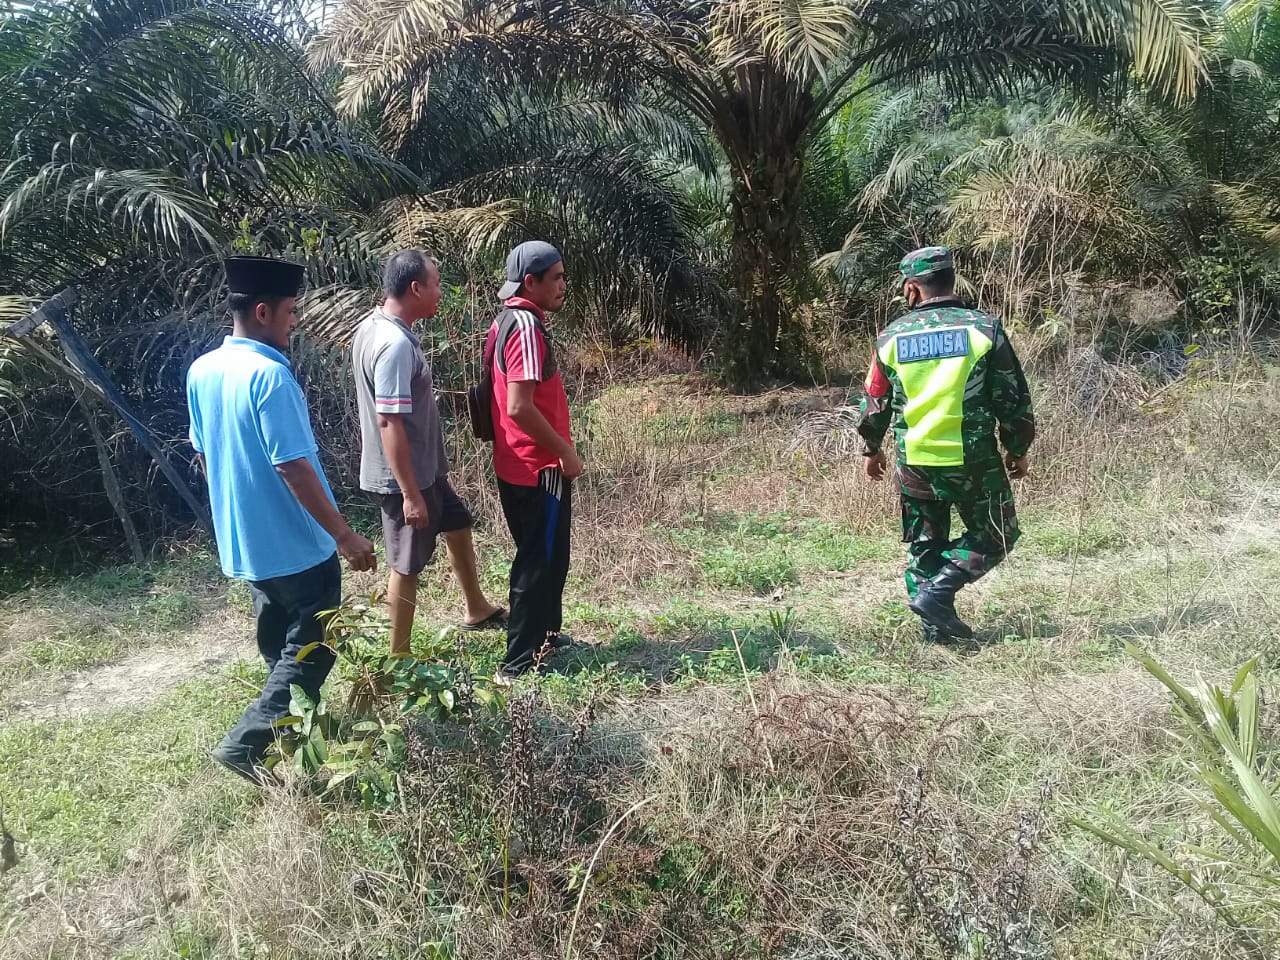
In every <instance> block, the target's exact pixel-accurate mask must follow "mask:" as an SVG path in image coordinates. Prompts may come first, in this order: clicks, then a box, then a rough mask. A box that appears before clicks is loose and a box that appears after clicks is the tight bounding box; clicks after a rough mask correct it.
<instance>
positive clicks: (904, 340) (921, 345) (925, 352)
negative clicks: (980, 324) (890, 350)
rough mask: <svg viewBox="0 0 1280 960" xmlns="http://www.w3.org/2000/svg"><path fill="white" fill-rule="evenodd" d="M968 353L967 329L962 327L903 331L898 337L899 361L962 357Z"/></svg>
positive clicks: (910, 361) (911, 361)
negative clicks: (958, 328)
mask: <svg viewBox="0 0 1280 960" xmlns="http://www.w3.org/2000/svg"><path fill="white" fill-rule="evenodd" d="M968 353H969V331H968V330H964V329H960V330H924V331H922V332H920V333H904V334H902V335H900V336H899V337H898V362H899V363H915V362H916V361H917V360H941V359H942V358H943V357H963V356H967V355H968Z"/></svg>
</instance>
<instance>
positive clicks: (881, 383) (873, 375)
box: [862, 357, 889, 400]
mask: <svg viewBox="0 0 1280 960" xmlns="http://www.w3.org/2000/svg"><path fill="white" fill-rule="evenodd" d="M862 386H863V388H864V389H865V390H866V391H867V396H869V397H871V398H873V399H875V400H879V399H881V398H882V397H884V396H886V395H887V394H888V393H889V379H888V377H886V376H885V375H884V372H883V371H882V370H881V369H880V364H879V363H878V362H876V358H875V357H872V358H871V367H870V369H868V370H867V378H866V380H864V381H863V383H862Z"/></svg>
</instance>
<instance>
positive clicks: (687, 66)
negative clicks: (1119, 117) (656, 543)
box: [313, 0, 1201, 384]
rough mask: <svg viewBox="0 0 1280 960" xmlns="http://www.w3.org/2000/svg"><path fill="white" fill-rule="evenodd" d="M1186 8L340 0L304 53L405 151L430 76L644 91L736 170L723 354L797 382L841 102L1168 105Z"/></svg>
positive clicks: (621, 96)
mask: <svg viewBox="0 0 1280 960" xmlns="http://www.w3.org/2000/svg"><path fill="white" fill-rule="evenodd" d="M1200 21H1201V17H1200V15H1199V13H1198V12H1197V11H1196V10H1195V9H1194V8H1192V7H1189V6H1187V5H1186V4H1185V3H1183V0H1066V2H1061V3H1058V2H1054V3H1050V2H1031V3H1027V2H1023V0H1016V2H1015V0H995V2H989V0H982V2H979V0H960V2H956V0H913V2H908V3H902V2H899V0H722V2H706V0H543V2H539V3H537V4H529V3H524V2H518V0H347V2H346V3H345V5H344V6H343V8H342V9H341V10H340V12H339V13H338V15H337V16H336V17H335V19H334V21H333V22H332V24H331V26H330V28H329V29H328V30H327V31H326V32H325V34H324V35H323V36H322V37H321V38H320V39H319V40H318V41H317V42H316V44H315V46H314V47H313V54H314V57H315V59H316V61H317V62H318V63H321V64H324V65H328V66H333V67H341V69H342V70H343V71H344V78H343V81H342V84H341V87H340V92H339V106H340V108H341V109H342V110H343V111H344V112H345V113H346V114H347V115H350V116H360V115H368V114H374V115H377V116H378V117H379V118H380V121H381V123H382V124H384V125H385V126H387V127H388V128H390V129H392V130H393V131H394V134H395V136H396V138H397V139H398V140H399V141H400V142H403V143H407V142H409V141H410V140H411V138H412V137H413V131H414V130H415V128H416V126H417V125H418V123H419V120H420V117H421V116H422V114H423V112H424V111H425V110H427V109H428V106H427V105H428V104H429V103H430V100H431V97H432V95H433V94H432V91H433V89H435V88H434V84H435V82H436V78H437V77H439V76H441V75H445V76H448V75H449V74H451V73H452V72H455V71H459V70H469V71H473V72H477V73H479V74H482V75H483V76H484V77H486V78H487V80H488V82H490V83H492V84H494V85H497V86H501V87H511V86H517V87H522V88H531V87H535V86H536V87H541V88H544V89H546V88H550V89H552V90H555V91H566V90H569V91H576V90H578V89H584V88H585V89H589V90H592V91H596V92H598V93H599V95H600V96H601V97H603V98H604V99H605V100H606V101H607V102H610V103H613V104H624V103H626V102H627V101H628V100H630V99H634V98H635V97H637V96H639V97H641V98H644V99H647V100H648V101H649V102H650V103H654V102H659V103H665V104H667V105H668V109H669V110H670V111H672V112H673V114H674V115H676V116H678V117H680V118H682V119H683V120H684V121H685V122H686V123H687V124H689V125H690V126H691V127H693V128H695V129H703V130H706V131H708V132H709V133H710V135H711V136H712V137H713V138H714V140H715V142H716V144H717V145H718V147H719V149H720V151H721V154H722V158H723V163H724V165H725V168H726V170H727V173H728V180H729V184H730V189H729V197H728V200H729V211H728V214H729V221H730V225H731V230H730V233H731V244H730V246H731V249H730V265H731V267H730V276H729V280H730V281H731V289H732V290H733V292H734V294H735V296H736V307H735V309H733V310H732V311H731V312H730V314H729V316H728V317H727V320H726V321H725V324H724V327H723V330H722V340H721V346H722V349H723V350H724V353H725V358H724V359H725V361H726V363H727V366H728V372H729V374H730V375H731V378H732V379H733V380H734V381H735V382H737V383H739V384H745V383H748V382H751V381H753V380H755V379H756V378H758V377H760V376H762V375H766V374H783V375H790V374H794V373H795V372H796V371H797V369H798V368H803V367H804V365H805V364H804V359H805V356H806V352H805V349H804V336H803V331H802V330H801V329H800V327H799V324H798V322H797V321H796V320H795V319H794V318H795V308H796V306H797V304H798V302H799V301H800V300H801V299H802V298H803V297H804V295H805V293H806V290H807V280H808V276H807V271H806V263H807V262H808V259H809V257H808V256H806V253H807V252H808V253H812V252H814V251H806V242H805V235H804V230H803V217H802V216H801V213H800V211H801V208H802V194H803V186H804V182H805V163H806V153H807V150H808V148H809V146H810V145H811V143H812V141H813V139H814V137H815V136H816V135H817V134H818V133H819V132H820V131H822V130H823V129H824V128H825V125H826V124H827V122H828V121H829V120H830V119H831V118H832V117H833V116H835V115H836V114H837V113H838V112H839V110H840V109H841V107H842V106H843V105H844V104H845V103H847V102H848V101H849V100H850V99H851V98H853V97H855V96H857V95H859V94H860V93H865V92H866V91H868V90H874V89H877V88H880V87H885V86H891V85H902V84H911V83H915V82H919V81H921V80H923V79H925V78H938V79H939V81H940V82H941V83H943V85H944V86H945V88H946V90H947V91H948V93H949V95H950V96H952V97H960V96H965V95H968V94H971V93H974V92H977V91H984V90H991V89H993V88H1001V87H1006V86H1008V85H1009V84H1010V83H1011V82H1013V81H1014V80H1015V79H1016V78H1022V77H1033V78H1039V79H1042V80H1052V81H1066V82H1070V83H1073V84H1075V85H1077V86H1079V87H1082V88H1086V89H1096V88H1097V87H1098V86H1100V85H1101V84H1103V83H1105V82H1106V80H1107V79H1108V78H1110V77H1114V76H1115V75H1116V73H1117V72H1118V71H1120V72H1123V71H1124V69H1125V68H1126V66H1128V65H1131V66H1132V68H1133V69H1134V70H1136V71H1137V72H1138V73H1139V74H1140V75H1142V76H1144V77H1147V78H1148V79H1150V80H1151V81H1152V82H1154V83H1156V84H1158V85H1160V86H1161V87H1162V88H1164V89H1166V90H1168V91H1169V92H1171V93H1174V94H1178V95H1183V96H1186V95H1189V94H1190V93H1191V92H1192V90H1193V89H1194V87H1195V85H1196V82H1197V80H1198V78H1199V76H1200V73H1201V60H1200V49H1199V31H1200Z"/></svg>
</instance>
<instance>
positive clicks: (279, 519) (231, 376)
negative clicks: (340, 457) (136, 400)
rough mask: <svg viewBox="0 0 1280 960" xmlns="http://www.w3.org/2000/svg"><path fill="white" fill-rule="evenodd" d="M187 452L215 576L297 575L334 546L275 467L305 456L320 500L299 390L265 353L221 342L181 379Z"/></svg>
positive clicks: (247, 344) (273, 355)
mask: <svg viewBox="0 0 1280 960" xmlns="http://www.w3.org/2000/svg"><path fill="white" fill-rule="evenodd" d="M187 404H188V406H189V407H190V408H191V445H192V446H193V447H195V448H196V450H197V452H199V453H202V454H204V460H205V470H206V472H207V473H208V477H209V506H210V508H211V511H212V513H213V532H214V536H215V538H216V539H217V541H218V556H219V557H220V558H221V560H222V572H223V573H225V574H226V575H227V576H229V577H236V578H237V579H241V580H269V579H271V578H272V577H283V576H287V575H289V574H291V573H300V572H301V571H303V570H308V569H310V568H311V567H314V566H316V565H317V564H319V563H323V562H324V561H325V560H328V559H329V558H330V557H331V556H333V554H334V551H335V550H336V549H337V543H336V542H335V541H334V539H333V537H331V536H329V534H328V533H326V532H325V531H324V528H323V527H321V526H320V524H318V523H316V521H315V518H314V517H312V516H311V514H309V513H308V512H307V511H306V509H305V508H304V507H303V506H302V504H301V503H299V502H298V500H297V498H296V497H295V496H294V495H293V493H292V491H290V490H289V487H288V485H286V484H285V482H284V478H283V477H281V476H280V474H279V473H277V472H276V467H277V466H278V465H279V464H282V463H288V462H289V461H291V460H301V459H303V458H306V459H307V460H309V461H310V462H311V466H313V467H314V468H315V471H316V474H317V475H318V476H319V477H320V482H321V484H323V485H324V489H325V492H326V493H328V494H329V499H330V500H333V492H332V491H331V490H330V489H329V483H328V481H327V480H325V476H324V472H323V471H322V470H321V469H320V461H319V459H318V458H317V457H316V451H317V450H318V447H317V446H316V438H315V434H314V433H312V432H311V419H310V417H308V415H307V402H306V399H305V398H304V397H303V395H302V388H301V387H299V386H298V381H297V380H295V379H294V377H293V372H292V371H291V370H290V369H289V361H288V360H287V359H286V358H285V356H284V354H283V353H281V352H280V351H279V350H276V349H275V348H274V347H270V346H267V345H266V344H265V343H259V342H258V341H257V340H246V339H244V338H242V337H227V338H226V339H225V340H223V341H222V346H221V347H219V348H218V349H216V350H211V351H209V352H208V353H206V354H204V355H203V356H201V357H198V358H197V359H196V362H195V363H193V364H192V365H191V370H190V371H189V372H188V373H187Z"/></svg>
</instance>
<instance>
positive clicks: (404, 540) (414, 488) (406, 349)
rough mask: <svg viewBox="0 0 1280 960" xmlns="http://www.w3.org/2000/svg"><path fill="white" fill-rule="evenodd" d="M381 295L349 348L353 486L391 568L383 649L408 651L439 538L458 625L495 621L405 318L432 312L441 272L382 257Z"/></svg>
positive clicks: (425, 263) (426, 370) (499, 619)
mask: <svg viewBox="0 0 1280 960" xmlns="http://www.w3.org/2000/svg"><path fill="white" fill-rule="evenodd" d="M382 292H383V295H384V296H385V300H384V301H383V304H382V306H381V307H378V308H376V309H375V310H374V311H373V312H372V313H370V314H369V316H367V317H366V318H365V319H364V320H363V321H362V322H361V323H360V327H359V329H358V330H357V331H356V337H355V343H354V344H353V346H352V367H353V369H354V372H355V378H356V402H357V404H358V406H359V408H360V439H361V449H360V487H361V489H363V490H367V491H368V492H370V493H373V494H377V495H378V496H379V498H380V500H381V504H382V534H383V539H384V541H385V544H386V551H387V566H389V567H390V568H391V577H390V582H389V583H388V585H387V602H388V603H389V604H390V606H391V652H392V653H408V652H409V634H410V631H411V629H412V627H413V614H414V608H415V606H416V604H417V599H418V575H419V574H420V573H422V570H423V568H424V567H426V565H427V562H428V561H429V560H430V559H431V556H432V554H434V553H435V547H436V538H437V537H439V536H443V537H444V541H445V547H446V550H447V551H448V554H449V564H450V565H451V566H452V567H453V573H454V576H456V577H457V578H458V583H459V585H460V586H461V587H462V594H463V597H464V598H465V600H466V618H465V620H464V622H463V628H464V629H482V628H486V627H497V626H501V625H502V624H503V621H504V619H505V616H506V611H505V610H503V609H502V608H501V607H498V606H495V605H494V604H492V603H490V602H489V600H488V598H487V597H486V596H485V595H484V591H483V590H482V589H481V587H480V578H479V576H478V575H477V573H476V556H475V546H474V544H473V542H472V539H471V524H472V519H471V512H470V511H469V510H468V509H467V507H466V505H465V504H464V503H463V502H462V500H461V499H459V497H458V495H457V493H455V492H454V490H453V487H452V486H450V484H449V460H448V457H447V455H446V453H445V449H444V437H443V435H442V433H441V430H440V411H439V409H438V408H437V406H436V397H435V389H434V386H433V384H432V380H431V366H430V364H428V363H427V358H426V357H425V356H424V355H423V352H422V344H421V342H420V341H419V339H418V337H417V335H416V334H414V332H413V329H412V328H413V324H415V323H417V322H418V321H420V320H425V319H429V318H430V317H434V316H435V314H436V308H437V307H438V306H439V304H440V295H441V293H440V271H439V269H438V268H437V267H436V265H435V263H434V262H432V260H431V259H430V258H429V257H427V256H426V255H425V254H424V253H423V252H422V251H420V250H401V251H400V252H398V253H396V254H393V255H392V257H391V259H389V260H388V261H387V265H386V269H385V271H384V273H383V277H382Z"/></svg>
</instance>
